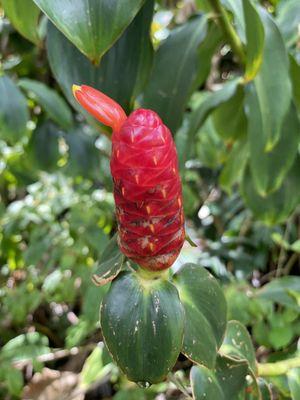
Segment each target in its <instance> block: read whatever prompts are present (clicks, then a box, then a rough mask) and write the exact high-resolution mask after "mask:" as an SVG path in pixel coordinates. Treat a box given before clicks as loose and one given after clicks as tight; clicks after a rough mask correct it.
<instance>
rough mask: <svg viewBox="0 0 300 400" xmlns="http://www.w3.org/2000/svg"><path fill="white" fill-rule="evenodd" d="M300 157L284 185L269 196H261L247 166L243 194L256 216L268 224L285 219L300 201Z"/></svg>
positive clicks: (242, 188) (242, 187)
mask: <svg viewBox="0 0 300 400" xmlns="http://www.w3.org/2000/svg"><path fill="white" fill-rule="evenodd" d="M299 170H300V159H299V158H297V160H296V162H295V163H294V165H293V166H292V168H291V170H290V171H289V172H288V174H287V175H286V177H285V178H284V181H283V183H282V186H281V187H280V189H278V190H277V191H276V192H273V193H271V194H270V195H268V196H265V197H262V196H260V195H259V194H258V193H257V191H256V188H255V185H254V183H253V178H252V176H251V174H250V169H249V168H247V169H246V172H245V174H244V178H243V181H242V186H241V190H242V195H243V197H244V200H245V202H246V204H247V206H248V207H249V208H250V209H251V211H252V212H253V213H254V215H255V217H256V218H258V219H260V220H262V221H264V222H265V223H267V224H278V223H281V222H283V221H285V220H286V219H287V218H288V216H289V215H290V214H291V213H292V212H293V211H294V209H295V208H296V207H297V205H298V204H299V202H300V174H299Z"/></svg>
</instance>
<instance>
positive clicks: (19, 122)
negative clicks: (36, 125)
mask: <svg viewBox="0 0 300 400" xmlns="http://www.w3.org/2000/svg"><path fill="white" fill-rule="evenodd" d="M0 93H1V95H0V139H3V140H6V141H7V142H9V143H11V144H14V143H15V142H17V141H18V140H20V139H21V138H22V136H23V135H24V134H25V133H26V124H27V121H28V119H29V115H28V109H27V104H26V99H25V97H24V96H23V94H22V93H21V91H20V90H19V88H18V87H17V86H16V85H15V84H14V82H13V81H12V80H11V79H10V78H9V77H8V76H5V75H2V76H0Z"/></svg>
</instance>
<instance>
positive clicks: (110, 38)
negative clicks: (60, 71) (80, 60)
mask: <svg viewBox="0 0 300 400" xmlns="http://www.w3.org/2000/svg"><path fill="white" fill-rule="evenodd" d="M34 2H35V3H36V5H37V6H38V7H40V9H41V10H42V11H43V12H44V13H45V14H46V15H47V17H48V18H49V19H50V20H51V21H52V22H53V23H54V25H56V27H57V28H58V29H59V30H60V31H61V32H63V34H64V35H65V36H66V37H67V38H68V39H69V40H70V41H71V42H72V43H73V44H74V45H75V46H76V47H77V48H78V49H79V50H80V51H81V52H82V53H83V54H85V55H86V56H87V57H88V58H89V59H90V60H91V61H93V62H94V63H96V64H97V63H98V62H99V61H100V59H101V57H102V56H103V55H104V54H105V53H106V52H107V50H108V49H110V48H111V46H112V45H113V44H114V43H115V41H116V40H117V39H118V38H119V37H120V36H121V34H122V32H123V31H124V30H125V28H126V27H127V26H128V25H129V24H130V22H131V21H132V20H133V18H134V17H135V15H136V14H137V12H138V11H139V9H140V8H141V6H142V4H143V0H122V1H118V0H76V1H71V0H51V1H48V0H34ZM62 54H63V53H62Z"/></svg>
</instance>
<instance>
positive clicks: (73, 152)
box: [64, 128, 100, 178]
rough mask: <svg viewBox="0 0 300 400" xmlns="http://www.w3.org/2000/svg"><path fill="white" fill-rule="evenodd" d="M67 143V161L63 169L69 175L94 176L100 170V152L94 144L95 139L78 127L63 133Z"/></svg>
mask: <svg viewBox="0 0 300 400" xmlns="http://www.w3.org/2000/svg"><path fill="white" fill-rule="evenodd" d="M64 138H65V141H66V143H67V145H68V162H67V164H66V166H65V171H66V173H68V174H69V175H71V176H83V177H85V178H92V177H94V178H96V177H97V176H98V174H99V171H100V152H99V150H98V149H97V148H96V146H95V141H96V139H95V138H94V137H93V136H91V135H90V134H88V133H85V132H82V130H81V129H80V128H75V129H73V130H71V131H68V132H67V133H66V134H65V135H64Z"/></svg>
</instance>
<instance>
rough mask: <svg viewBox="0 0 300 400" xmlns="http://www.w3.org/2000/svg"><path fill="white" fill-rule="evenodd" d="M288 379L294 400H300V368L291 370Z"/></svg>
mask: <svg viewBox="0 0 300 400" xmlns="http://www.w3.org/2000/svg"><path fill="white" fill-rule="evenodd" d="M287 377H288V382H289V387H290V390H291V395H292V400H298V399H300V368H293V369H291V370H290V371H289V372H288V374H287Z"/></svg>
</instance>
